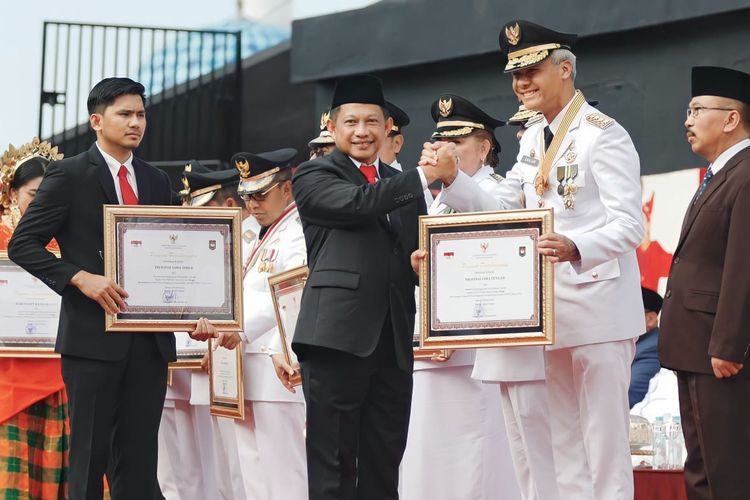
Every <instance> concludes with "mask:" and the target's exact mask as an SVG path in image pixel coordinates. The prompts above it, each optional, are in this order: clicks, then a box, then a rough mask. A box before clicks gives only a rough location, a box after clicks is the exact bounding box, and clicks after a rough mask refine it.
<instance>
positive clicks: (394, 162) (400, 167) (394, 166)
mask: <svg viewBox="0 0 750 500" xmlns="http://www.w3.org/2000/svg"><path fill="white" fill-rule="evenodd" d="M391 167H393V168H395V169H396V170H398V171H399V172H403V171H404V167H402V166H401V164H400V163H399V162H398V158H396V159H394V160H393V161H392V162H391Z"/></svg>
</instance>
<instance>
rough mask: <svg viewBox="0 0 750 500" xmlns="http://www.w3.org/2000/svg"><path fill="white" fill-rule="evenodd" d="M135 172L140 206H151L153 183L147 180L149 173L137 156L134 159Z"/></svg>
mask: <svg viewBox="0 0 750 500" xmlns="http://www.w3.org/2000/svg"><path fill="white" fill-rule="evenodd" d="M133 171H134V172H135V183H136V185H137V186H138V204H139V205H150V204H151V200H152V198H151V183H150V182H149V180H148V179H147V177H148V174H149V172H148V169H147V168H146V166H145V165H144V164H143V162H141V160H139V159H138V158H136V157H135V156H134V157H133Z"/></svg>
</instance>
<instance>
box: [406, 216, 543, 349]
mask: <svg viewBox="0 0 750 500" xmlns="http://www.w3.org/2000/svg"><path fill="white" fill-rule="evenodd" d="M552 217H553V216H552V210H551V209H538V210H510V211H504V212H471V213H463V214H451V215H435V216H422V217H420V231H419V232H420V248H422V249H425V250H427V252H428V256H427V258H426V259H424V260H423V261H422V263H421V268H420V273H419V278H420V311H421V318H420V325H421V338H420V348H422V349H461V348H476V347H498V346H509V345H544V344H552V343H554V340H555V336H554V318H555V315H554V273H553V265H552V263H550V262H549V261H548V259H545V258H544V257H543V256H541V255H539V254H538V252H537V243H538V241H539V236H541V235H542V234H544V233H547V232H550V231H552V225H553V220H552Z"/></svg>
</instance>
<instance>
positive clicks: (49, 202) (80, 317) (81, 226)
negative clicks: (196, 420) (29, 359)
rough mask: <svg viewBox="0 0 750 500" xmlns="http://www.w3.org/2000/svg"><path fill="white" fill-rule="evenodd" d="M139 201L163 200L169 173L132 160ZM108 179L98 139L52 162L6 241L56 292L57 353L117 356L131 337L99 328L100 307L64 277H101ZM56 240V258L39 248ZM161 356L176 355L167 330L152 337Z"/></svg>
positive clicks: (111, 190)
mask: <svg viewBox="0 0 750 500" xmlns="http://www.w3.org/2000/svg"><path fill="white" fill-rule="evenodd" d="M133 169H134V171H135V178H136V183H137V187H138V199H139V203H140V204H141V205H169V204H171V199H172V193H171V189H170V184H169V178H168V177H167V174H165V173H164V172H162V171H160V170H157V169H156V168H154V167H152V166H151V165H149V164H148V163H146V162H144V161H142V160H139V159H138V158H134V159H133ZM117 203H118V200H117V193H116V191H115V184H114V180H113V179H112V174H111V173H110V170H109V167H108V166H107V164H106V162H105V161H104V157H103V156H102V155H101V153H100V152H99V149H98V148H97V147H96V144H94V145H92V146H91V148H90V149H89V150H88V151H87V152H85V153H81V154H79V155H76V156H73V157H71V158H66V159H64V160H61V161H56V162H52V163H50V165H49V166H48V167H47V171H46V173H45V175H44V179H43V180H42V183H41V185H40V186H39V190H38V192H37V194H36V197H35V198H34V201H32V203H31V205H30V206H29V208H28V210H27V211H26V213H25V214H24V216H23V217H22V218H21V222H20V223H19V225H18V227H17V228H16V230H15V232H14V233H13V237H12V238H11V240H10V244H9V245H8V255H9V257H10V259H11V260H13V262H15V263H16V264H18V265H19V266H21V267H23V268H24V269H26V270H27V271H28V272H29V273H31V274H33V275H34V276H36V277H37V278H39V279H40V280H42V281H43V282H44V283H46V284H47V286H49V287H50V288H52V289H53V290H54V291H55V292H57V293H59V294H60V295H62V306H61V311H60V323H59V328H58V332H57V344H56V346H55V350H56V351H57V352H59V353H61V354H65V355H70V356H79V357H83V358H90V359H99V360H105V361H118V360H121V359H123V358H124V357H125V356H126V355H127V353H128V347H129V345H130V342H131V337H132V334H130V333H122V332H113V333H105V332H104V311H103V310H102V308H101V306H99V304H97V303H96V302H95V301H93V300H91V299H89V298H88V297H86V296H85V295H83V294H82V293H81V292H80V291H79V290H78V289H77V288H76V287H74V286H72V285H69V284H68V282H69V281H70V279H71V278H72V277H73V276H74V275H75V274H76V273H77V272H78V271H81V270H83V271H88V272H90V273H94V274H102V275H103V274H104V258H103V250H104V235H103V210H102V205H105V204H115V205H116V204H117ZM52 238H55V239H56V240H57V243H58V244H59V245H60V254H61V258H60V259H58V258H57V257H55V256H54V255H53V254H51V253H50V252H49V251H48V250H47V249H46V248H45V247H46V246H47V244H48V243H49V242H50V240H51V239H52ZM153 335H155V339H156V342H157V345H158V346H159V350H160V351H161V353H162V356H163V357H164V358H165V360H167V361H173V360H175V359H176V355H175V339H174V335H173V334H171V333H161V334H153Z"/></svg>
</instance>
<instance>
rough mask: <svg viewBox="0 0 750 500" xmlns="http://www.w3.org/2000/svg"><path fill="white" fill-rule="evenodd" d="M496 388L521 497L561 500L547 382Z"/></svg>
mask: <svg viewBox="0 0 750 500" xmlns="http://www.w3.org/2000/svg"><path fill="white" fill-rule="evenodd" d="M493 385H494V384H493ZM497 385H498V388H499V392H500V398H501V400H502V403H503V416H504V417H505V430H506V431H507V433H508V442H509V444H510V452H511V454H512V456H513V467H514V468H515V471H516V478H517V480H518V485H519V487H520V489H521V498H523V500H558V499H559V498H560V497H559V495H558V492H557V476H556V474H555V460H554V456H553V451H552V436H551V434H550V424H549V406H548V404H547V385H546V383H545V381H544V380H529V381H522V382H499V383H497Z"/></svg>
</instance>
